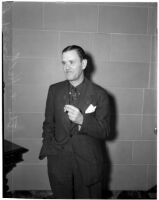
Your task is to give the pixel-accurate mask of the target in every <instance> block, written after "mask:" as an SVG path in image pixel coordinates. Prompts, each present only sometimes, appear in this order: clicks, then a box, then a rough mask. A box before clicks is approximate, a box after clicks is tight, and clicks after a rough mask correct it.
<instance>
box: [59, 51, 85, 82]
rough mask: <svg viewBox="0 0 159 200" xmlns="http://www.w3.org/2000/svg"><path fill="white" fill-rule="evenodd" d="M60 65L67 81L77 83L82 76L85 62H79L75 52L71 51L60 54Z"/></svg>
mask: <svg viewBox="0 0 159 200" xmlns="http://www.w3.org/2000/svg"><path fill="white" fill-rule="evenodd" d="M62 64H63V67H64V73H65V75H66V79H67V80H69V81H78V80H80V78H81V77H82V76H83V70H84V69H85V67H86V60H81V59H80V57H79V55H78V54H77V52H76V50H71V51H66V52H64V53H63V54H62Z"/></svg>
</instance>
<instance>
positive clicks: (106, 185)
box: [85, 52, 117, 199]
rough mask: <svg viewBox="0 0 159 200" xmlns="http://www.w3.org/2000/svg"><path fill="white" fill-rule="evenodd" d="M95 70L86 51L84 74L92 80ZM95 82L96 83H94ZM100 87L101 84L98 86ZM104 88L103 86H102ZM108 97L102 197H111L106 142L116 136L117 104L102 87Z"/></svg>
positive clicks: (110, 172) (109, 163) (110, 166)
mask: <svg viewBox="0 0 159 200" xmlns="http://www.w3.org/2000/svg"><path fill="white" fill-rule="evenodd" d="M96 70H97V68H96V66H95V62H94V59H93V57H92V56H91V54H90V53H88V52H87V67H86V69H85V76H86V77H87V78H88V79H89V80H91V81H92V75H93V74H94V73H95V71H96ZM95 84H96V83H95ZM100 87H101V86H100ZM103 89H104V88H103ZM104 90H105V91H106V93H107V95H108V98H109V104H110V133H109V136H108V137H107V138H106V140H105V141H101V146H102V150H103V155H104V158H105V166H104V171H103V199H107V198H111V196H112V192H111V191H110V183H111V174H112V162H111V158H110V154H109V149H108V146H107V143H108V142H111V141H114V140H115V139H116V138H117V106H116V100H115V97H114V96H113V95H112V94H111V93H110V92H108V91H107V90H106V89H104Z"/></svg>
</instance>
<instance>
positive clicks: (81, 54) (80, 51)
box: [62, 45, 87, 60]
mask: <svg viewBox="0 0 159 200" xmlns="http://www.w3.org/2000/svg"><path fill="white" fill-rule="evenodd" d="M72 50H75V51H76V52H77V54H78V56H79V57H80V59H81V60H83V59H87V56H86V53H85V51H84V50H83V49H82V47H80V46H77V45H70V46H67V47H66V48H64V49H63V51H62V54H63V53H65V52H67V51H72Z"/></svg>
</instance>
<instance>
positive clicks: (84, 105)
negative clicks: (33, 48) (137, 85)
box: [39, 45, 109, 199]
mask: <svg viewBox="0 0 159 200" xmlns="http://www.w3.org/2000/svg"><path fill="white" fill-rule="evenodd" d="M62 64H63V67H64V73H65V75H66V80H65V81H63V82H59V83H56V84H53V85H51V86H50V88H49V91H48V96H47V102H46V110H45V121H44V123H43V145H42V148H41V152H40V155H39V158H40V159H43V158H44V157H46V156H47V161H48V163H47V164H48V176H49V181H50V185H51V188H52V191H53V194H54V197H55V198H60V199H66V198H102V197H101V188H102V179H103V176H102V173H103V170H104V157H103V152H102V148H101V141H104V140H105V139H106V138H107V136H108V134H109V103H108V96H107V93H106V92H105V90H104V89H102V88H101V87H99V86H97V85H95V84H93V83H92V82H90V81H89V80H88V79H87V78H86V77H84V69H85V68H86V66H87V59H86V54H85V52H84V50H83V49H82V48H81V47H79V46H76V45H72V46H68V47H66V48H65V49H64V50H63V51H62Z"/></svg>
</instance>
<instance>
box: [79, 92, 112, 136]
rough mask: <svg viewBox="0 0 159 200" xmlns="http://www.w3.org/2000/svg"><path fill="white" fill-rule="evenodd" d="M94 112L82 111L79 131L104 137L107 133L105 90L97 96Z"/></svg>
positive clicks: (107, 105) (106, 97) (108, 130)
mask: <svg viewBox="0 0 159 200" xmlns="http://www.w3.org/2000/svg"><path fill="white" fill-rule="evenodd" d="M97 101H98V102H97V107H96V110H95V112H93V113H90V114H85V113H84V120H83V124H82V126H81V130H80V132H81V133H83V134H86V135H88V136H92V137H95V138H98V139H106V138H107V136H108V135H109V132H110V128H109V115H110V113H109V102H108V96H107V94H106V93H105V92H101V93H100V94H99V96H98V100H97Z"/></svg>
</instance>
